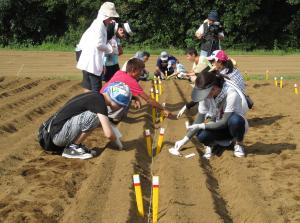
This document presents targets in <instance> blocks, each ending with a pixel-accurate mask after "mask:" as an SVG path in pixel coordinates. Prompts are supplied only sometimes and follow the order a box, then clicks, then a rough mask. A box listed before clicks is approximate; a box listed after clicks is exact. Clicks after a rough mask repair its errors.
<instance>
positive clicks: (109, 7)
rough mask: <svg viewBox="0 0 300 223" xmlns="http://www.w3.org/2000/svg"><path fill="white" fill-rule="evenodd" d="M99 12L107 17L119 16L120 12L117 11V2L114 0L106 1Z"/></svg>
mask: <svg viewBox="0 0 300 223" xmlns="http://www.w3.org/2000/svg"><path fill="white" fill-rule="evenodd" d="M99 13H101V14H102V15H104V16H106V17H113V18H118V17H119V14H118V13H117V11H116V8H115V4H114V3H112V2H104V3H103V4H102V5H101V7H100V9H99Z"/></svg>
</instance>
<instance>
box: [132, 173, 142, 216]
mask: <svg viewBox="0 0 300 223" xmlns="http://www.w3.org/2000/svg"><path fill="white" fill-rule="evenodd" d="M133 185H134V191H135V199H136V205H137V209H138V214H139V216H141V217H144V204H143V195H142V188H141V181H140V176H139V175H138V174H135V175H133Z"/></svg>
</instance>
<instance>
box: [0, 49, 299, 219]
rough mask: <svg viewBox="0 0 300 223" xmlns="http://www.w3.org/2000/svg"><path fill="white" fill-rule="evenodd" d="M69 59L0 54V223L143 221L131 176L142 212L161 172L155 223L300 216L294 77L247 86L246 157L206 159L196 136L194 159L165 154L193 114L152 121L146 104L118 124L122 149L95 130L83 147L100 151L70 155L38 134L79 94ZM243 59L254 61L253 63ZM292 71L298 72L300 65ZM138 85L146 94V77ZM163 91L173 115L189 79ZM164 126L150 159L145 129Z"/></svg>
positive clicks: (227, 154) (166, 84) (56, 55)
mask: <svg viewBox="0 0 300 223" xmlns="http://www.w3.org/2000/svg"><path fill="white" fill-rule="evenodd" d="M24 55H25V56H26V57H24ZM72 56H73V55H72V54H69V53H25V54H24V53H23V54H22V53H20V52H16V53H13V52H8V53H7V52H1V51H0V58H1V59H0V120H1V122H0V141H1V144H0V145H1V146H0V188H1V190H0V222H13V223H15V222H45V223H48V222H72V223H73V222H75V223H76V222H78V223H79V222H80V223H81V222H86V223H88V222H105V223H106V222H130V223H131V222H147V220H148V218H147V216H146V217H145V218H144V219H140V218H139V217H137V210H136V204H135V197H134V189H133V186H132V175H133V174H135V173H139V174H140V176H141V181H142V188H143V197H144V204H145V210H146V212H148V207H149V200H150V196H151V191H150V185H151V173H152V174H154V175H158V176H159V177H160V197H159V222H165V223H170V222H178V223H186V222H197V223H198V222H258V223H260V222H261V223H265V222H270V223H271V222H272V223H273V222H300V186H299V185H300V163H299V160H300V148H299V145H300V138H299V136H300V115H299V112H300V103H299V95H295V94H294V93H293V84H294V82H292V81H290V82H287V83H285V85H284V88H283V89H280V88H275V87H274V85H273V82H272V81H248V82H247V91H248V93H249V94H250V95H251V97H252V98H253V100H254V101H255V107H254V109H253V110H251V111H250V112H249V113H248V120H249V123H250V127H251V128H250V130H249V133H248V134H247V136H246V139H245V147H246V152H247V157H245V158H241V159H238V158H234V157H233V155H232V151H224V153H223V154H222V155H221V156H219V157H217V156H216V157H213V158H212V159H211V160H210V161H209V162H208V161H206V160H204V159H203V158H202V155H203V146H202V145H201V144H199V143H197V142H196V140H194V141H193V142H190V143H189V144H187V146H186V147H185V148H186V149H185V150H184V153H185V154H189V153H192V152H194V153H196V156H194V157H192V158H190V159H185V158H183V157H174V156H171V155H170V154H169V153H168V151H167V149H168V148H170V147H171V146H172V145H173V144H174V142H175V141H176V140H177V139H179V138H181V137H182V136H183V135H184V134H185V127H184V123H185V121H187V120H189V121H192V120H193V117H194V115H195V112H196V111H195V110H193V111H190V112H188V113H186V115H184V116H183V117H182V118H180V119H179V120H165V121H164V123H163V124H162V125H160V124H157V125H156V126H153V125H152V124H151V115H150V114H151V113H150V112H151V111H150V109H149V108H148V107H146V106H145V105H144V106H143V107H142V108H141V109H140V110H134V109H131V110H130V112H129V117H128V118H127V119H126V120H125V122H122V123H121V124H120V126H119V127H120V130H121V132H122V133H123V138H122V139H123V141H124V146H125V148H126V149H125V150H123V151H116V150H114V149H113V148H112V147H111V146H110V145H109V144H107V141H106V140H105V139H104V137H103V135H102V132H101V131H100V130H99V131H97V132H95V133H93V134H92V135H91V136H90V137H89V138H88V140H87V143H86V144H87V145H88V146H90V147H94V148H96V149H97V150H99V151H100V152H101V154H100V156H98V157H96V158H94V159H91V160H86V161H81V160H69V159H64V158H62V157H60V156H58V155H49V154H47V153H45V152H43V151H42V150H41V149H40V148H39V146H38V143H37V141H36V132H37V129H38V126H39V125H40V124H41V122H42V121H44V120H45V119H46V118H47V117H48V116H50V114H52V113H54V112H55V111H56V110H57V109H58V108H59V107H60V106H61V105H63V104H64V103H65V102H66V100H68V99H69V98H70V97H72V96H74V95H76V94H79V93H81V88H80V86H79V81H78V80H65V77H67V78H70V77H73V76H72V75H74V76H75V75H78V76H79V78H80V72H78V71H77V70H75V69H74V68H73V67H74V61H73V57H72ZM53 58H56V59H53ZM241 58H242V57H241ZM182 59H184V58H182ZM252 59H253V58H252ZM296 59H297V60H298V61H299V57H295V60H296ZM266 60H268V61H273V63H271V62H270V63H269V65H270V67H276V69H278V70H279V69H280V66H281V65H279V64H278V63H277V62H276V61H278V60H281V61H282V58H277V57H271V58H269V57H266ZM284 60H285V59H284ZM290 60H291V59H287V61H290ZM239 61H240V60H239ZM242 61H243V60H242V59H241V62H239V64H241V66H242V63H243V64H244V62H242ZM246 61H247V64H250V65H251V67H252V64H253V63H254V61H252V60H251V58H248V60H246ZM251 61H252V62H251ZM152 62H153V61H152ZM152 62H151V61H150V63H149V65H150V64H152ZM22 64H25V65H24V66H23V68H22ZM34 64H35V66H34ZM245 64H246V62H245ZM294 65H295V64H294ZM243 66H244V65H243ZM21 68H22V69H21ZM245 69H247V70H249V71H250V67H245ZM255 69H262V70H265V69H266V68H263V65H261V68H259V67H258V66H255ZM274 69H275V68H274ZM68 70H69V71H68ZM280 72H281V71H280ZM254 73H256V71H255V72H254ZM291 73H294V74H300V72H299V66H298V67H296V68H295V70H291V71H289V72H288V74H291ZM17 74H18V75H19V76H17ZM53 75H54V76H57V77H60V78H53ZM48 76H51V78H48ZM72 79H76V78H72ZM298 82H299V81H298ZM298 84H300V83H298ZM143 86H144V88H145V91H146V92H148V91H149V88H150V82H144V83H143ZM163 87H164V94H163V95H162V97H161V99H160V100H161V102H167V107H168V108H169V109H170V110H172V111H174V112H177V111H178V110H179V109H180V108H181V107H182V106H183V104H184V103H185V102H186V101H188V100H190V92H191V87H190V85H189V84H188V82H185V81H179V80H170V81H164V82H163ZM160 126H163V127H165V129H166V134H165V141H164V146H163V149H162V152H161V153H160V154H159V155H158V156H157V157H155V158H154V160H153V163H152V164H151V159H150V158H149V157H148V155H147V152H146V143H145V139H144V136H143V130H144V129H145V128H149V129H151V131H152V132H154V131H155V130H156V131H157V130H158V129H159V127H160Z"/></svg>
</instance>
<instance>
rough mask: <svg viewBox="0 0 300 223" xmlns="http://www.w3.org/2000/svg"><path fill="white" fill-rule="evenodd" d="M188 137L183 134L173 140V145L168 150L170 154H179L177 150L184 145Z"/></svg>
mask: <svg viewBox="0 0 300 223" xmlns="http://www.w3.org/2000/svg"><path fill="white" fill-rule="evenodd" d="M189 140H190V139H189V138H188V137H187V136H185V137H184V138H183V139H182V140H179V141H177V142H175V146H174V147H172V148H170V149H169V152H170V153H171V154H172V155H175V156H179V155H180V152H179V150H180V149H181V147H182V146H184V145H185V144H186V143H187V142H188V141H189Z"/></svg>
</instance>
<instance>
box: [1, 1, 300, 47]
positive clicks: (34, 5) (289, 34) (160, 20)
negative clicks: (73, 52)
mask: <svg viewBox="0 0 300 223" xmlns="http://www.w3.org/2000/svg"><path fill="white" fill-rule="evenodd" d="M103 2H104V1H95V0H0V18H1V19H0V45H1V46H2V47H3V46H9V45H23V46H26V45H28V46H31V45H38V44H41V43H43V42H54V43H61V44H66V45H76V43H77V42H78V41H79V39H80V37H81V35H82V33H83V32H84V31H85V29H86V28H88V27H89V25H90V24H91V22H92V20H93V19H94V18H95V17H96V16H97V13H98V10H99V8H100V6H101V4H102V3H103ZM112 2H114V3H115V5H116V8H117V11H118V13H119V14H120V16H121V18H120V22H125V21H128V22H129V23H130V25H131V27H132V29H133V31H134V32H135V35H134V37H132V38H130V39H129V40H128V41H127V42H126V44H135V45H141V46H152V47H163V48H167V47H175V48H186V47H191V46H196V47H197V46H198V45H199V41H197V40H196V38H195V36H194V34H195V31H196V30H197V29H198V27H199V26H200V24H201V23H202V22H203V21H204V20H205V19H206V17H207V14H208V13H209V11H211V10H212V9H214V10H217V12H218V14H219V17H220V22H221V24H222V25H223V27H224V33H225V39H224V41H223V42H222V46H223V48H235V49H241V50H253V49H283V50H286V49H295V48H299V47H300V7H299V6H300V0H252V1H248V0H226V1H225V0H223V1H222V0H215V1H210V0H201V1H195V0H155V1H150V0H115V1H112Z"/></svg>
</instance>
